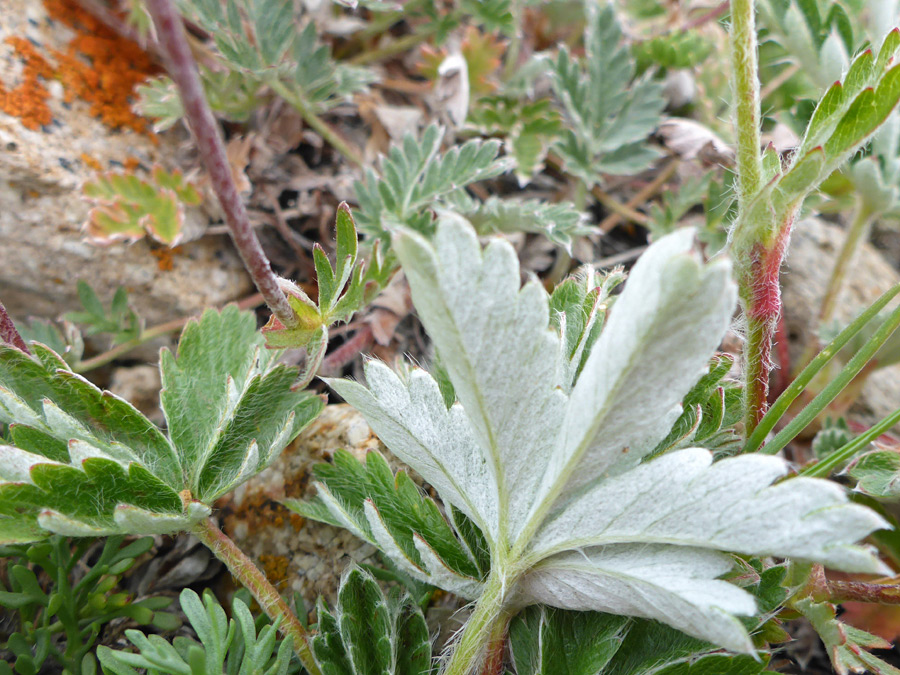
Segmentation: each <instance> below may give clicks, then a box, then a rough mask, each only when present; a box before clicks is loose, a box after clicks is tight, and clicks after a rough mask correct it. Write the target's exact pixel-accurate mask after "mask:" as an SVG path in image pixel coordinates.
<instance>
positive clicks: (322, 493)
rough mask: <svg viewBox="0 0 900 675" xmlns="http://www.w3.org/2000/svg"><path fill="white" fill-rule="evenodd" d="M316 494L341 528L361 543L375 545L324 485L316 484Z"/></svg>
mask: <svg viewBox="0 0 900 675" xmlns="http://www.w3.org/2000/svg"><path fill="white" fill-rule="evenodd" d="M316 494H317V495H318V497H319V499H321V500H322V503H323V504H325V507H326V508H327V509H328V512H329V513H330V514H331V515H332V516H334V519H335V520H336V521H337V522H339V523H341V526H342V527H343V528H344V529H346V530H348V531H349V532H350V533H352V534H353V535H354V536H356V537H358V538H360V539H362V540H363V541H365V542H368V543H370V544H372V545H373V546H374V545H375V541H374V540H373V539H372V537H371V536H369V533H368V532H365V531H364V530H363V529H362V528H361V527H360V526H359V524H357V522H356V518H354V517H353V515H352V514H351V513H350V512H349V511H348V510H347V508H346V507H345V506H344V505H343V504H342V503H341V501H340V500H339V499H337V498H336V497H335V496H334V495H333V494H331V490H329V489H328V487H327V486H326V485H325V484H323V483H318V482H317V483H316Z"/></svg>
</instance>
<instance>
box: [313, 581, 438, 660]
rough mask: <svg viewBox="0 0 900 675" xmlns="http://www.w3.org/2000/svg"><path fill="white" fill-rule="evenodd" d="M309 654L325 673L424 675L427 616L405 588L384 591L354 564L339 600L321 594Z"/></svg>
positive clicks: (427, 653) (428, 648) (428, 642)
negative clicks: (328, 601) (402, 591)
mask: <svg viewBox="0 0 900 675" xmlns="http://www.w3.org/2000/svg"><path fill="white" fill-rule="evenodd" d="M317 613H318V615H319V626H318V632H317V633H316V635H315V637H314V638H313V639H312V649H313V654H315V657H316V661H318V662H319V664H320V665H321V667H322V671H323V672H324V673H327V675H386V674H389V675H427V674H429V673H431V672H432V665H431V638H430V636H429V635H428V627H427V626H426V625H425V618H424V617H423V616H422V612H421V611H420V610H419V608H418V607H416V605H415V604H414V603H413V602H411V600H410V598H409V596H407V595H406V594H403V595H399V594H397V593H396V592H394V593H392V594H391V595H389V596H387V597H386V596H385V595H384V593H383V592H382V590H381V589H380V588H379V587H378V584H377V583H375V580H374V579H373V578H372V577H371V576H370V575H369V574H367V573H366V572H364V571H362V570H361V569H359V568H358V567H350V568H348V569H347V570H346V571H345V572H344V574H343V576H342V577H341V586H340V589H339V590H338V599H337V606H336V607H335V608H334V611H333V612H332V611H329V609H328V607H327V606H326V605H325V602H324V601H322V600H320V601H319V607H318V612H317Z"/></svg>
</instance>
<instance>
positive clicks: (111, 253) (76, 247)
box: [0, 0, 251, 324]
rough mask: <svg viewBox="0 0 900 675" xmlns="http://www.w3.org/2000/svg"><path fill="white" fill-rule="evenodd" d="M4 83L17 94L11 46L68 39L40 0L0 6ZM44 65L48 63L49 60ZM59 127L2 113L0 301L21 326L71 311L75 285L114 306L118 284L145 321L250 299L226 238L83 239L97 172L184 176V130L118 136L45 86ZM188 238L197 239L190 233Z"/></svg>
mask: <svg viewBox="0 0 900 675" xmlns="http://www.w3.org/2000/svg"><path fill="white" fill-rule="evenodd" d="M0 16H2V17H3V21H2V22H0V82H2V83H3V84H4V86H5V87H6V88H7V89H12V88H13V87H14V86H15V85H16V84H17V83H18V82H19V80H20V79H21V77H22V63H21V58H19V56H18V55H17V54H16V52H15V50H14V49H13V48H12V46H10V45H9V44H7V43H6V42H5V41H4V40H5V39H6V38H7V37H10V36H19V37H25V38H27V39H28V40H29V41H30V42H31V43H32V44H35V45H37V48H38V49H42V50H44V51H45V52H46V53H50V52H51V50H53V49H58V50H62V49H63V48H64V47H65V44H66V42H67V40H68V39H70V38H71V36H72V33H71V31H69V30H68V29H67V28H66V27H65V26H63V25H61V24H60V22H58V21H52V20H51V19H50V18H49V17H48V15H47V12H46V9H45V7H44V5H43V4H42V2H40V1H39V0H0ZM48 60H52V58H51V57H48ZM45 84H46V88H47V91H48V92H49V94H50V97H49V99H48V101H47V103H48V105H49V107H50V110H51V112H52V121H51V122H50V123H49V124H46V125H44V126H42V127H39V128H37V129H29V128H27V127H26V125H25V124H23V121H22V120H21V119H19V118H17V117H13V116H10V115H7V114H4V113H0V298H2V300H3V303H4V304H5V305H6V307H7V308H8V309H9V311H10V313H11V314H12V315H13V316H14V318H17V319H21V318H24V317H25V316H27V315H34V316H42V317H56V316H57V315H59V314H60V313H62V312H65V311H70V310H73V309H76V308H77V306H78V304H77V299H76V297H77V296H76V292H75V287H76V281H77V280H78V279H84V280H85V281H88V282H89V283H90V284H91V285H92V286H93V287H94V288H95V290H96V291H97V293H98V295H100V297H101V298H102V299H104V300H106V301H108V300H109V299H110V298H111V296H112V293H113V292H114V291H115V289H116V288H117V287H118V286H125V287H126V288H127V289H128V290H129V291H130V293H131V297H132V302H133V305H134V307H135V309H136V310H137V311H138V312H139V313H140V314H141V315H142V316H143V317H144V318H145V319H146V320H147V322H148V324H153V323H158V322H161V321H165V320H167V319H172V318H174V317H178V316H182V315H188V314H192V313H195V312H197V311H198V310H200V309H202V308H204V307H207V306H211V305H220V304H223V303H225V302H228V301H230V300H233V299H236V298H239V297H241V296H244V295H246V294H248V293H249V292H250V291H251V283H250V281H249V278H248V277H247V275H246V273H245V272H244V270H243V268H242V266H241V264H240V260H239V259H238V256H237V255H236V253H235V252H234V251H233V249H232V247H231V245H230V242H227V241H225V240H224V239H223V238H221V237H206V238H204V239H202V240H199V241H194V242H192V243H189V244H186V245H184V246H183V247H181V248H180V249H176V250H175V251H169V250H168V249H162V248H160V247H158V246H155V245H152V244H149V243H148V242H146V241H139V242H137V243H135V244H132V245H113V246H109V247H98V246H94V245H92V244H89V243H87V242H85V241H83V239H82V235H81V226H82V224H83V222H84V221H85V219H86V216H87V213H88V210H89V206H88V204H87V202H85V201H84V200H83V199H82V197H81V186H82V184H83V183H84V182H85V181H86V180H88V179H90V178H92V177H93V176H94V175H95V172H96V170H98V169H100V170H104V171H105V170H112V169H117V168H121V167H122V165H123V163H125V162H126V161H129V162H131V163H132V165H134V166H140V167H143V169H144V170H149V169H150V168H151V167H152V166H153V165H154V164H161V165H163V166H165V167H167V168H169V169H173V168H177V161H176V159H175V158H176V156H177V153H178V150H179V145H178V144H179V143H180V142H181V141H183V140H184V137H183V136H179V132H177V131H176V132H174V133H172V134H170V135H168V136H163V137H158V138H157V139H156V140H154V139H153V138H152V137H151V136H150V135H147V134H142V133H136V132H134V131H131V130H113V129H111V128H109V127H108V126H106V125H105V124H104V123H103V122H101V121H100V120H99V119H97V118H96V117H94V116H93V115H92V114H91V110H90V106H89V104H88V103H86V102H84V101H81V100H77V99H76V100H74V101H71V102H69V103H67V102H66V101H65V100H64V96H65V93H64V91H63V87H62V85H60V83H59V81H57V80H51V81H50V82H47V83H45ZM187 219H188V223H187V225H186V227H187V228H188V229H190V230H193V231H194V232H195V233H197V232H198V231H202V230H203V229H204V228H205V227H206V225H207V221H208V217H207V216H206V215H205V214H204V213H203V212H202V211H200V210H193V211H190V212H189V213H188V216H187ZM188 238H190V237H188Z"/></svg>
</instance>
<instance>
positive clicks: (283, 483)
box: [220, 405, 396, 608]
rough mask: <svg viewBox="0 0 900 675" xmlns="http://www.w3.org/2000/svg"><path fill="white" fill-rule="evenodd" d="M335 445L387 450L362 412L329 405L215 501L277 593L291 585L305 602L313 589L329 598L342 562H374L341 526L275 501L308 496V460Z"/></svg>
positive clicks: (319, 458)
mask: <svg viewBox="0 0 900 675" xmlns="http://www.w3.org/2000/svg"><path fill="white" fill-rule="evenodd" d="M338 449H344V450H347V451H349V452H351V453H353V454H354V455H355V456H356V457H357V458H359V459H364V458H365V454H366V452H367V451H368V450H378V451H380V452H382V453H383V454H385V456H388V455H387V452H386V450H385V448H384V446H383V445H382V444H381V442H380V441H379V440H378V439H377V438H376V437H375V436H374V434H373V433H372V431H371V429H369V425H368V424H366V421H365V420H364V419H363V417H362V415H360V414H359V413H358V412H356V411H355V410H354V409H353V408H351V407H350V406H348V405H329V406H326V408H325V410H324V411H323V412H322V414H321V415H319V417H318V418H317V419H316V420H315V421H314V422H313V423H312V424H310V425H309V427H307V428H306V430H305V431H304V432H303V433H302V434H300V436H299V437H298V438H297V440H295V441H294V442H293V443H291V445H290V446H288V447H287V448H286V449H285V451H284V452H283V453H282V455H281V457H279V458H278V459H277V460H276V461H275V463H274V464H272V466H270V467H269V468H268V469H266V470H265V471H263V472H262V473H260V474H259V475H258V476H256V477H254V478H252V479H251V480H250V481H248V482H247V483H245V484H244V485H242V486H241V487H239V488H238V489H237V490H235V492H234V493H233V494H232V495H230V496H228V497H225V499H224V501H223V503H222V504H220V505H221V506H223V508H224V511H225V517H224V529H225V532H226V533H227V534H228V535H229V536H230V537H232V538H233V539H234V541H235V542H236V543H237V545H238V546H239V547H240V548H241V550H243V551H244V552H245V553H247V554H248V555H249V556H251V557H252V558H253V559H254V560H255V561H257V563H258V564H259V565H260V567H261V569H262V570H263V571H264V572H265V573H266V576H268V578H269V580H270V581H271V582H272V583H274V584H275V585H276V587H277V588H278V589H279V591H281V593H282V595H284V596H285V597H290V595H291V594H292V593H293V592H294V591H296V592H299V593H300V594H301V595H302V596H303V599H304V601H305V602H306V604H307V607H310V608H312V607H314V606H315V602H316V598H317V597H318V596H319V595H323V596H324V597H325V598H326V600H328V601H329V602H331V603H333V602H334V599H335V596H336V591H337V588H338V584H339V582H340V578H341V572H342V571H343V569H344V567H346V565H347V564H348V563H349V562H351V561H353V562H356V563H368V564H372V565H376V566H381V565H380V563H379V561H378V555H377V554H376V550H375V549H374V548H373V547H372V546H370V545H369V544H366V543H365V542H363V541H361V540H360V539H357V538H356V537H355V536H353V535H352V534H350V532H348V531H347V530H342V529H338V528H335V527H331V526H330V525H325V524H322V523H317V522H314V521H309V520H306V519H304V518H302V517H301V516H299V515H297V514H295V513H292V512H290V511H288V510H287V509H286V508H285V507H284V506H282V505H281V504H280V503H278V501H276V500H279V499H284V498H286V497H294V498H304V499H309V498H312V497H313V496H314V495H315V488H314V487H313V485H312V481H311V470H312V467H313V465H314V464H317V463H319V462H323V461H327V460H328V459H329V458H330V457H331V456H332V455H333V453H334V451H335V450H338ZM395 465H396V463H395Z"/></svg>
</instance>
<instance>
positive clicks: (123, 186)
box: [82, 166, 201, 246]
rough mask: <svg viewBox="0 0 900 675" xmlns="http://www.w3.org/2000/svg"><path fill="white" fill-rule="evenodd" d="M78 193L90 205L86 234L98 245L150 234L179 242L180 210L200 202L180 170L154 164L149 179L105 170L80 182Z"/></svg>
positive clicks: (133, 239)
mask: <svg viewBox="0 0 900 675" xmlns="http://www.w3.org/2000/svg"><path fill="white" fill-rule="evenodd" d="M82 192H83V194H84V196H85V197H86V198H87V200H88V201H89V202H90V203H91V204H92V208H91V210H90V213H88V219H87V221H86V222H85V224H84V230H85V233H86V234H87V236H88V237H89V238H90V239H92V240H93V241H95V242H97V243H101V244H110V243H112V242H115V241H129V242H131V241H137V240H138V239H141V238H143V237H144V236H145V235H150V236H151V237H152V238H153V239H155V240H156V241H158V242H160V243H162V244H166V245H167V246H175V245H177V244H178V242H179V241H181V236H182V232H181V229H182V227H183V226H184V211H185V208H186V207H187V206H197V205H198V204H200V201H201V198H200V193H199V192H197V189H196V188H195V187H194V186H193V185H191V184H190V183H188V182H186V181H185V180H184V176H183V175H182V174H181V172H180V171H173V172H168V171H166V170H165V169H163V168H162V167H161V166H157V167H154V169H153V171H152V173H151V175H150V178H149V179H147V180H144V179H141V178H139V177H138V176H136V175H134V174H128V173H106V174H103V175H100V176H98V177H97V178H95V179H94V180H92V181H88V182H87V183H85V184H84V187H83V188H82Z"/></svg>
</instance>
